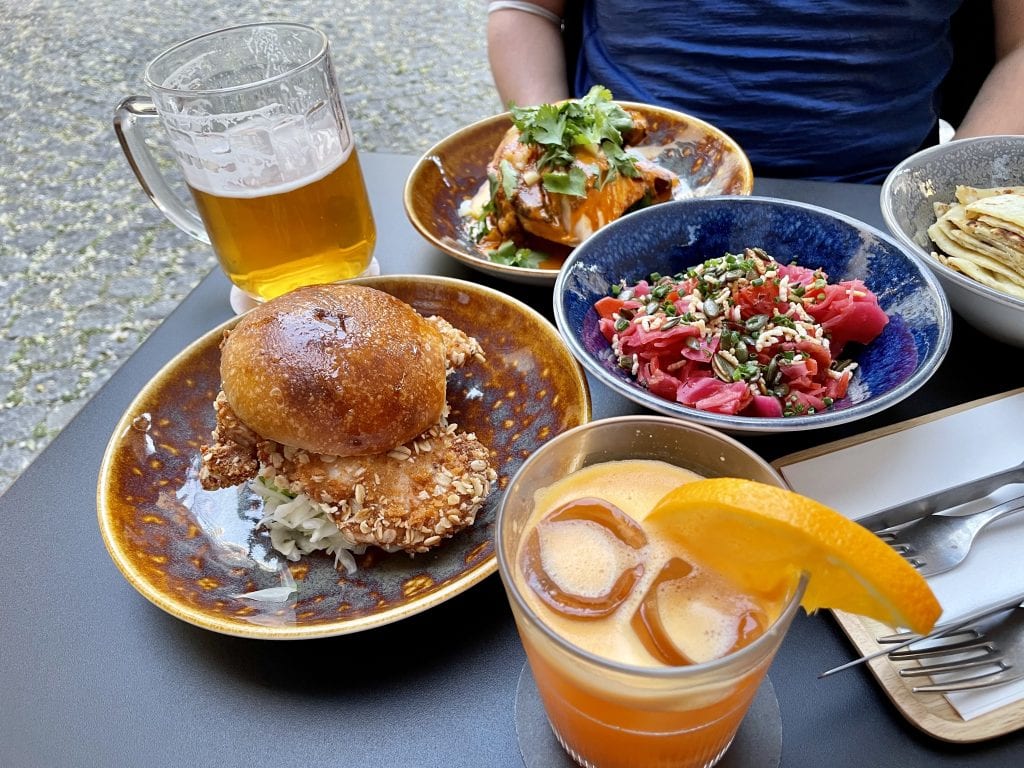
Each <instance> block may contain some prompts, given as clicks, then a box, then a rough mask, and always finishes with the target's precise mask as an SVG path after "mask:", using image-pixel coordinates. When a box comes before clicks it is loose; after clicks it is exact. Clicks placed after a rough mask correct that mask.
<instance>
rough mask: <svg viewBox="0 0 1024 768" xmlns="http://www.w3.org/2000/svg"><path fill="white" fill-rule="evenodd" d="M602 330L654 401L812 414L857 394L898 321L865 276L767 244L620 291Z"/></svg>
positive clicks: (616, 288) (602, 308) (608, 300)
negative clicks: (878, 345)
mask: <svg viewBox="0 0 1024 768" xmlns="http://www.w3.org/2000/svg"><path fill="white" fill-rule="evenodd" d="M595 309H596V310H597V313H598V315H599V318H600V320H599V322H600V330H601V332H602V333H603V334H604V336H605V338H606V339H607V340H608V341H609V342H610V344H611V347H612V350H613V353H614V355H615V356H616V359H617V362H618V365H619V366H620V367H621V368H623V369H625V370H626V371H628V372H629V373H630V375H632V376H633V377H634V378H635V379H637V381H639V383H640V384H641V385H642V386H644V387H645V388H647V389H648V390H649V391H650V392H652V393H653V394H655V395H657V396H659V397H662V398H665V399H666V400H670V401H673V402H677V403H681V404H683V405H686V406H689V407H692V408H697V409H699V410H702V411H711V412H715V413H725V414H740V415H743V416H769V417H771V416H801V415H807V414H813V413H818V412H821V411H824V410H827V409H828V408H830V407H831V406H832V404H833V403H834V402H835V401H836V400H839V399H840V398H842V397H844V396H845V395H846V391H847V387H848V386H849V383H850V379H851V377H852V375H853V371H854V370H855V369H856V367H857V364H856V363H855V362H854V361H852V360H851V359H848V358H842V357H841V355H842V352H843V350H844V348H845V347H846V345H847V344H848V343H851V342H853V343H859V344H867V343H869V342H871V341H872V340H873V339H875V338H876V337H877V336H878V335H879V334H880V333H881V332H882V329H883V328H884V327H885V325H886V324H887V323H888V321H889V318H888V317H887V316H886V314H885V312H884V311H883V310H882V309H881V308H880V307H879V305H878V300H877V298H876V297H875V295H874V294H873V293H872V292H871V291H870V290H869V289H868V288H867V287H866V286H865V285H864V283H863V282H862V281H861V280H844V281H839V282H836V283H830V282H829V280H828V275H827V274H825V273H824V272H823V271H822V270H820V269H810V268H807V267H803V266H799V265H797V264H796V263H791V264H785V265H784V264H780V263H779V262H777V261H775V259H774V258H772V257H771V256H770V255H768V254H767V253H766V252H765V251H763V250H762V249H760V248H747V249H745V250H744V252H743V253H742V254H731V253H727V254H725V255H724V256H721V257H717V258H712V259H709V260H707V261H705V262H704V263H703V264H699V265H697V266H695V267H692V268H690V269H688V270H687V271H685V272H681V273H678V274H675V275H671V276H666V275H660V274H657V273H654V274H652V275H650V277H649V278H648V279H646V280H640V281H639V282H637V283H635V284H628V283H627V282H626V281H625V280H621V281H619V283H617V284H614V285H612V286H611V289H610V295H608V296H605V297H604V298H602V299H600V300H598V301H597V302H596V304H595Z"/></svg>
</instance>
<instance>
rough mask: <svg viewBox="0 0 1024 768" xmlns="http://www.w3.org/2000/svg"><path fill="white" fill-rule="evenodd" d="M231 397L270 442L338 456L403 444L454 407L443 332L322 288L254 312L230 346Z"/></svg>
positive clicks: (388, 307)
mask: <svg viewBox="0 0 1024 768" xmlns="http://www.w3.org/2000/svg"><path fill="white" fill-rule="evenodd" d="M220 371H221V379H222V387H223V390H224V394H225V395H226V396H227V399H228V402H229V403H230V404H231V407H232V409H233V410H234V412H235V414H236V415H237V416H238V417H239V418H240V419H241V420H242V421H243V422H245V424H246V425H248V426H249V427H250V428H252V429H253V430H254V431H256V432H257V433H259V435H261V436H262V437H264V438H268V439H270V440H274V441H276V442H279V443H282V444H283V445H286V446H292V447H294V448H301V449H303V450H306V451H312V452H314V453H320V454H328V455H335V456H363V455H370V454H374V453H380V452H382V451H386V450H389V449H391V448H394V447H395V446H398V445H401V444H402V443H405V442H406V441H408V440H411V439H412V438H414V437H416V436H417V435H419V434H421V433H422V432H425V431H426V430H427V429H429V428H430V427H431V426H433V425H435V424H437V422H438V419H440V417H441V413H442V410H443V409H444V405H445V356H444V347H443V344H442V339H441V334H440V332H439V331H438V330H437V328H436V327H435V326H434V325H432V324H431V323H428V322H427V321H426V320H425V319H424V318H423V317H421V316H420V315H419V314H418V313H417V312H416V311H415V310H414V309H413V308H412V307H410V306H409V305H408V304H406V303H404V302H402V301H400V300H399V299H396V298H395V297H393V296H391V295H390V294H387V293H384V292H383V291H378V290H376V289H373V288H367V287H364V286H355V285H344V284H334V285H316V286H309V287H306V288H299V289H297V290H295V291H292V292H290V293H288V294H285V295H284V296H280V297H278V298H276V299H272V300H271V301H268V302H266V303H264V304H261V305H260V306H258V307H256V308H255V309H253V310H251V311H250V312H249V313H248V314H246V315H245V316H244V317H243V318H242V319H241V320H240V321H239V323H238V325H236V326H235V328H234V329H233V330H232V331H231V332H230V333H229V334H228V335H227V336H226V337H225V339H224V341H223V343H222V344H221V365H220Z"/></svg>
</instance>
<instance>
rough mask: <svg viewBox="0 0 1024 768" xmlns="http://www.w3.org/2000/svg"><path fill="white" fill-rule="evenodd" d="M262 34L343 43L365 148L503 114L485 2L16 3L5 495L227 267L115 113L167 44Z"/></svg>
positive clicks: (1, 394)
mask: <svg viewBox="0 0 1024 768" xmlns="http://www.w3.org/2000/svg"><path fill="white" fill-rule="evenodd" d="M259 20H290V21H302V22H306V23H310V24H313V25H315V26H318V27H320V28H321V29H323V30H324V32H326V33H327V36H328V38H329V39H330V41H331V46H332V49H333V54H334V62H335V66H336V68H337V71H338V76H339V79H340V81H341V88H342V92H343V95H344V98H345V102H346V106H347V108H348V112H349V117H350V119H351V121H352V126H353V131H354V133H355V136H356V141H357V144H358V146H359V147H360V148H361V149H362V150H363V151H374V150H377V151H385V152H408V153H410V154H417V153H419V152H422V151H424V150H425V149H427V148H428V147H429V146H430V145H431V144H433V143H434V142H435V141H437V140H438V139H440V138H443V137H444V136H446V135H447V134H449V133H451V132H452V131H454V130H456V129H457V128H459V127H461V126H462V125H465V124H466V123H469V122H472V121H474V120H477V119H479V118H482V117H485V116H487V115H490V114H493V113H495V112H497V111H499V110H500V103H499V101H498V98H497V95H496V93H495V91H494V86H493V81H492V80H491V76H490V71H489V70H488V67H487V54H486V44H485V34H484V24H485V20H486V2H485V0H464V1H463V2H451V3H443V4H440V3H431V2H427V1H426V0H413V1H412V2H396V1H395V0H385V1H383V2H381V1H372V0H350V1H349V2H337V3H331V2H309V0H262V1H260V0H236V2H234V3H230V4H227V3H219V2H213V0H160V2H154V0H125V1H124V2H120V3H113V2H110V0H75V2H72V1H71V0H20V1H19V2H13V1H12V0H0V305H2V306H4V307H6V311H5V312H3V314H0V493H2V492H3V491H4V490H5V489H6V488H7V487H8V486H9V485H10V483H11V482H12V481H13V480H14V479H15V478H16V477H17V476H18V474H19V473H20V472H21V471H22V470H23V469H24V468H25V467H26V466H27V465H28V463H29V462H30V461H31V460H32V459H33V458H34V457H35V456H36V455H37V454H38V453H39V452H40V451H41V450H42V449H43V448H44V447H45V446H46V445H47V443H48V442H49V441H50V440H51V439H52V438H53V437H54V436H55V435H56V434H57V433H58V432H59V431H60V430H61V428H62V427H63V426H64V425H65V424H67V423H68V421H69V420H70V419H71V418H72V417H73V416H74V415H75V414H76V413H77V412H78V410H79V409H80V408H81V407H82V405H84V404H85V402H86V401H87V400H88V399H89V397H90V396H91V395H92V394H93V393H94V392H96V390H97V389H98V388H99V387H100V386H101V385H102V384H103V383H104V382H105V381H106V380H107V378H108V377H109V376H110V375H111V374H112V373H113V372H114V371H115V370H116V369H117V368H118V366H119V365H120V364H121V363H122V362H123V361H124V360H125V359H126V358H127V357H128V356H129V355H130V354H131V353H132V352H133V351H134V350H135V349H136V348H137V347H138V346H139V344H141V343H142V342H143V341H144V340H145V338H146V337H147V336H148V335H149V333H150V332H152V330H153V329H154V328H155V327H156V326H157V325H158V324H159V323H160V321H161V320H162V319H163V318H164V317H165V316H166V315H167V314H168V313H169V312H170V311H171V310H172V309H173V308H174V307H175V306H176V305H177V303H178V302H179V301H180V300H181V299H182V298H183V297H184V296H185V295H186V294H187V293H188V291H190V290H191V289H192V288H193V287H194V285H195V284H196V283H198V282H199V280H200V279H201V278H202V277H203V275H205V274H206V272H207V271H208V270H209V269H211V268H212V267H213V266H214V264H215V262H214V259H213V255H212V253H211V252H210V250H209V247H208V246H206V245H203V244H201V243H198V242H196V241H194V240H192V239H190V238H189V237H188V236H187V235H185V234H183V233H181V232H180V231H178V230H177V229H175V228H174V226H173V225H171V224H169V223H168V222H167V221H166V220H165V219H164V218H163V216H162V215H161V214H160V213H159V212H158V211H157V210H156V208H155V207H154V206H153V205H152V204H151V203H150V202H149V200H148V198H147V197H146V195H145V194H144V193H143V192H142V190H141V188H140V187H139V186H138V184H137V182H136V181H135V177H134V176H133V175H132V173H131V170H130V169H129V167H128V164H127V162H126V161H125V159H124V156H123V155H122V153H121V149H120V146H119V145H118V143H117V139H116V137H115V135H114V131H113V128H112V124H111V116H112V114H113V109H114V107H115V105H116V104H117V103H118V102H119V101H120V100H121V99H122V98H123V97H125V96H127V95H130V94H135V93H143V92H144V89H143V85H142V73H143V70H144V68H145V65H146V63H147V62H148V61H149V59H151V58H152V57H153V56H154V55H155V54H156V53H158V52H160V51H161V50H163V49H164V48H166V47H168V46H169V45H171V44H173V43H175V42H178V41H180V40H184V39H186V38H189V37H192V36H193V35H196V34H200V33H202V32H206V31H210V30H213V29H217V28H220V27H225V26H230V25H232V24H236V23H242V22H248V21H259Z"/></svg>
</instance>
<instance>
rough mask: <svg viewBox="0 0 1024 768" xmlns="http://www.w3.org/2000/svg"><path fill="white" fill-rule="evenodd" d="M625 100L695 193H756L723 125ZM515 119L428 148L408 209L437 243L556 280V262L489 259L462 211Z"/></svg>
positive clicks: (469, 257)
mask: <svg viewBox="0 0 1024 768" xmlns="http://www.w3.org/2000/svg"><path fill="white" fill-rule="evenodd" d="M618 103H619V104H621V105H622V106H623V107H627V108H629V109H633V110H636V111H638V112H640V113H641V114H643V115H644V117H645V118H646V119H647V123H648V128H649V130H648V134H647V137H646V138H645V139H644V141H643V142H642V143H641V144H639V145H638V147H639V148H640V149H641V151H643V153H644V154H645V155H647V156H648V157H650V158H651V159H656V160H657V161H658V162H659V163H660V164H661V165H663V166H665V167H666V168H669V169H670V170H672V171H674V172H675V173H677V174H678V175H679V177H680V178H681V179H682V181H683V183H684V184H685V185H687V186H688V187H689V189H690V190H691V191H692V192H693V196H695V197H706V196H708V195H749V194H750V192H751V190H752V189H753V187H754V173H753V171H752V170H751V167H750V161H749V160H748V159H747V156H746V154H745V153H744V152H743V150H742V149H741V148H740V146H739V145H738V144H737V143H736V142H735V141H733V140H732V139H731V138H730V137H729V136H727V135H726V134H725V133H723V132H722V131H721V130H719V129H718V128H716V127H715V126H713V125H711V124H709V123H705V122H704V121H703V120H698V119H697V118H695V117H691V116H690V115H686V114H683V113H682V112H676V111H674V110H671V109H663V108H661V107H654V106H650V105H647V104H637V103H634V102H628V101H620V102H618ZM511 127H512V115H511V113H510V112H503V113H502V114H500V115H494V116H493V117H488V118H484V119H483V120H480V121H478V122H476V123H473V124H472V125H468V126H466V127H465V128H461V129H460V130H458V131H456V132H455V133H453V134H452V135H450V136H448V137H447V138H445V139H442V140H441V141H440V142H438V143H437V144H435V145H434V146H433V147H432V148H431V149H429V150H427V152H426V153H425V154H424V155H423V157H421V158H420V159H419V160H418V161H417V163H416V165H415V166H413V169H412V171H411V172H410V174H409V178H408V179H406V182H405V194H404V202H405V212H406V214H407V215H408V217H409V221H410V222H412V225H413V227H415V228H416V230H417V231H418V232H419V233H420V234H421V235H422V236H423V237H424V238H426V240H427V241H428V242H429V243H430V244H431V245H433V246H434V247H435V248H437V249H439V250H441V251H444V252H445V253H447V254H448V255H449V256H452V257H454V258H455V259H457V260H459V261H461V262H462V263H463V264H466V265H467V266H470V267H472V268H474V269H478V270H480V271H481V272H486V273H489V274H491V275H495V276H497V277H501V278H504V279H506V280H511V281H514V282H518V283H527V284H531V285H554V282H555V276H556V275H557V274H558V269H557V268H552V269H542V268H529V267H511V266H506V265H504V264H496V263H494V262H492V261H488V260H487V258H485V257H484V256H483V255H482V254H481V253H480V252H479V251H478V250H477V248H476V246H475V245H474V243H473V241H472V240H471V239H470V237H469V236H468V235H467V234H466V231H465V226H464V225H465V220H464V219H463V217H462V216H460V215H459V208H460V206H461V205H462V204H463V203H464V202H465V201H466V200H467V199H469V198H471V197H473V195H475V194H476V192H477V190H479V189H480V187H481V186H482V185H483V184H485V183H486V182H487V164H488V163H489V162H490V160H491V157H492V156H493V155H494V150H495V149H496V148H497V146H498V144H499V142H500V141H501V139H502V137H503V136H504V135H505V133H506V131H508V129H509V128H511ZM566 250H567V249H566ZM564 255H567V254H563V257H564Z"/></svg>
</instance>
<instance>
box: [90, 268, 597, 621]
mask: <svg viewBox="0 0 1024 768" xmlns="http://www.w3.org/2000/svg"><path fill="white" fill-rule="evenodd" d="M353 282H357V283H360V284H363V285H369V286H372V287H374V288H378V289H380V290H383V291H387V292H388V293H391V294H392V295H394V296H397V297H398V298H400V299H402V300H403V301H405V302H407V303H409V304H411V305H412V306H413V307H415V308H416V309H417V310H418V311H419V312H420V313H421V314H423V315H425V316H429V315H432V314H437V315H441V316H443V317H445V318H446V319H447V320H448V321H449V322H451V323H453V324H454V325H456V326H457V327H459V328H461V329H463V330H464V331H466V332H467V333H469V334H470V335H472V336H475V337H476V338H477V339H479V341H480V343H481V345H482V346H483V348H484V351H485V353H486V355H487V361H486V363H477V362H473V363H470V364H469V365H467V366H466V367H464V368H463V369H461V370H459V371H457V372H456V373H454V374H453V375H452V376H451V377H450V378H449V380H448V401H449V404H450V405H451V408H452V413H451V421H453V422H457V423H458V424H459V425H460V427H462V428H463V429H465V430H467V431H473V432H475V433H476V435H477V437H479V438H480V440H481V442H482V443H483V444H484V445H486V446H488V447H489V449H490V451H491V456H492V461H493V464H494V466H495V468H496V469H497V472H498V478H499V482H498V484H497V487H496V488H495V489H494V490H493V491H492V492H491V494H490V496H489V497H488V499H487V500H486V502H485V503H484V506H483V508H482V509H481V510H480V511H479V512H478V514H477V519H476V523H475V524H474V525H473V526H471V527H470V528H468V529H466V530H464V531H462V532H461V533H459V534H458V535H456V536H455V537H453V538H452V539H450V540H449V541H447V542H445V543H444V544H443V545H441V546H440V547H438V548H436V549H434V550H431V551H430V552H428V553H426V554H424V555H417V556H416V557H415V558H411V557H409V556H408V555H405V554H402V553H396V554H386V553H384V552H383V551H382V550H377V549H373V548H371V549H370V550H368V551H367V552H366V554H364V555H359V556H357V557H356V560H357V563H358V564H359V570H358V571H357V572H356V573H355V574H354V575H353V576H346V575H345V574H344V573H343V572H340V571H338V570H336V569H335V567H334V561H333V558H332V557H331V556H328V555H323V554H320V553H317V554H314V555H308V556H306V557H304V558H302V559H301V560H299V561H298V562H294V563H289V562H287V561H286V560H284V558H283V557H280V556H278V555H277V554H276V553H275V552H274V551H273V550H272V548H271V546H270V539H269V535H268V534H267V532H266V531H265V530H263V529H260V528H259V527H258V525H257V523H258V521H259V520H260V517H261V516H262V513H261V509H262V500H261V499H260V498H259V497H258V496H257V495H256V494H255V493H253V492H252V491H250V490H249V489H248V487H247V486H238V487H235V488H228V489H224V490H220V491H213V492H209V491H204V490H202V489H201V488H200V486H199V483H198V480H197V472H198V467H199V450H200V445H201V444H202V443H205V442H208V441H209V435H210V432H211V430H212V429H213V426H214V418H213V415H214V412H213V405H212V404H213V398H214V396H215V395H216V394H217V391H218V390H219V389H220V372H219V367H220V350H219V344H220V340H221V336H222V334H223V332H224V330H225V329H227V328H230V327H232V326H233V325H234V323H235V322H237V318H236V319H234V320H231V321H228V322H227V323H225V324H224V325H222V326H220V327H219V328H215V329H214V330H212V331H210V332H209V333H208V334H206V335H205V336H203V337H202V338H201V339H199V340H198V341H196V342H194V343H192V344H191V345H190V346H189V347H188V348H186V349H185V350H184V351H183V352H181V353H180V354H179V355H178V356H177V357H175V358H174V359H173V360H172V361H171V362H170V363H168V364H167V366H165V367H164V368H163V369H162V370H161V371H160V372H159V373H158V374H157V375H156V376H155V377H154V378H153V380H152V381H151V382H150V383H149V384H148V385H147V386H146V387H145V388H144V389H143V390H142V392H140V393H139V395H138V396H137V397H136V399H135V401H134V402H133V403H132V404H131V405H130V406H129V408H128V410H127V411H126V412H125V413H124V415H123V416H122V417H121V420H120V422H119V423H118V425H117V427H116V429H115V430H114V434H113V436H112V437H111V438H110V442H109V444H108V446H107V450H106V453H105V455H104V457H103V464H102V467H101V469H100V475H99V483H98V488H97V511H98V517H99V527H100V533H101V535H102V537H103V541H104V543H105V544H106V546H107V550H108V552H109V553H110V556H111V558H112V559H113V560H114V563H115V564H116V565H117V567H118V568H119V569H120V570H121V572H122V573H123V574H124V576H125V578H126V579H127V580H128V582H129V583H131V584H132V586H134V587H135V588H136V589H137V590H138V591H139V592H140V593H142V594H143V595H144V596H145V597H146V598H148V599H149V600H150V601H152V602H153V603H154V604H155V605H157V606H158V607H160V608H162V609H163V610H165V611H167V612H168V613H170V614H171V615H173V616H176V617H178V618H179V619H182V620H183V621H187V622H189V623H191V624H195V625H197V626H200V627H204V628H206V629H210V630H212V631H215V632H221V633H223V634H228V635H237V636H240V637H254V638H270V639H301V638H313V637H325V636H330V635H340V634H345V633H350V632H357V631H360V630H364V629H369V628H371V627H375V626H380V625H383V624H387V623H390V622H393V621H397V620H399V619H402V618H405V617H407V616H411V615H413V614H415V613H419V612H420V611H423V610H426V609H427V608H430V607H432V606H434V605H437V604H439V603H441V602H443V601H445V600H447V599H449V598H451V597H453V596H455V595H457V594H459V593H460V592H463V591H464V590H466V589H468V588H469V587H471V586H472V585H474V584H476V583H478V582H479V581H481V580H482V579H484V578H485V577H486V576H488V575H489V574H491V573H493V572H494V571H495V570H496V568H497V563H496V560H495V554H494V522H495V516H496V514H497V508H498V504H499V502H500V499H501V495H502V493H504V489H505V487H506V486H507V484H508V481H509V479H510V478H511V476H512V475H513V474H514V473H515V471H516V469H518V467H519V465H520V464H521V463H522V462H523V461H524V460H525V459H526V457H527V456H529V455H530V454H531V453H532V452H533V451H534V450H535V449H536V448H538V447H539V446H540V445H542V444H543V443H545V442H547V440H549V439H550V438H552V437H554V436H555V435H557V434H559V433H561V432H564V431H565V430H567V429H569V428H571V427H574V426H577V425H578V424H582V423H584V422H586V421H589V419H590V413H591V406H590V393H589V390H588V389H587V383H586V378H585V377H584V375H583V371H582V369H581V368H580V367H579V365H578V364H577V363H576V362H575V360H573V358H572V356H571V355H570V354H569V351H568V350H567V349H566V347H565V345H564V344H563V343H562V341H561V339H560V338H559V336H558V333H557V332H556V330H555V328H554V326H553V325H551V323H549V322H548V321H547V320H546V319H544V317H543V316H541V315H540V314H538V313H537V312H535V311H534V310H532V309H530V308H529V307H527V306H526V305H525V304H522V303H521V302H519V301H517V300H515V299H513V298H510V297H509V296H506V295H505V294H503V293H501V292H499V291H495V290H493V289H491V288H486V287H484V286H480V285H476V284H473V283H468V282H464V281H461V280H455V279H452V278H443V277H432V276H430V277H428V276H422V275H415V276H385V277H369V278H362V279H359V280H355V281H353ZM292 580H293V581H294V582H295V585H296V587H297V591H296V592H294V593H292V594H291V596H290V597H289V598H288V599H287V600H285V601H283V602H257V601H254V600H251V599H241V598H238V597H237V595H240V594H243V593H248V592H253V591H256V590H263V589H268V588H273V587H279V586H281V585H282V583H288V582H289V581H292Z"/></svg>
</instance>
